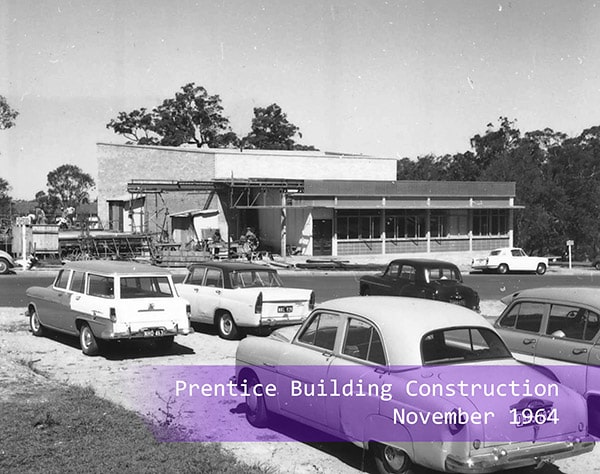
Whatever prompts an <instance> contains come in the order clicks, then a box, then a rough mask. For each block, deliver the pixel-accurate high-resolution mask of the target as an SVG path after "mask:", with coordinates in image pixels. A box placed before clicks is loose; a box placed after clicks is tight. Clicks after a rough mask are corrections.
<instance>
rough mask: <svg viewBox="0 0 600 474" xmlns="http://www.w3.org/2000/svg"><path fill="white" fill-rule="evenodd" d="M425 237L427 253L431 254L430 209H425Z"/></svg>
mask: <svg viewBox="0 0 600 474" xmlns="http://www.w3.org/2000/svg"><path fill="white" fill-rule="evenodd" d="M428 199H429V198H428ZM425 237H426V238H427V253H431V210H430V209H427V214H426V215H425Z"/></svg>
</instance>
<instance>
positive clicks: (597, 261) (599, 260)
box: [592, 256, 600, 270]
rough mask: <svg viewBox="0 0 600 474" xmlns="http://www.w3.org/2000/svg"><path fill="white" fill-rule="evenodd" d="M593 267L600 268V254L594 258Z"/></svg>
mask: <svg viewBox="0 0 600 474" xmlns="http://www.w3.org/2000/svg"><path fill="white" fill-rule="evenodd" d="M592 267H594V268H595V269H596V270H600V256H597V257H594V259H593V260H592Z"/></svg>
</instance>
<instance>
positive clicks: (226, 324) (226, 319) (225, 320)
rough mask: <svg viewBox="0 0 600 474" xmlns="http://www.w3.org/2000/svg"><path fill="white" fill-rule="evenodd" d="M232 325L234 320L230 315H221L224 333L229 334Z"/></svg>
mask: <svg viewBox="0 0 600 474" xmlns="http://www.w3.org/2000/svg"><path fill="white" fill-rule="evenodd" d="M232 327H233V322H232V321H231V317H230V316H228V315H223V316H221V331H222V332H223V334H229V333H230V332H231V328H232Z"/></svg>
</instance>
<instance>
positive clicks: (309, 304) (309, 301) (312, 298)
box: [308, 291, 315, 311]
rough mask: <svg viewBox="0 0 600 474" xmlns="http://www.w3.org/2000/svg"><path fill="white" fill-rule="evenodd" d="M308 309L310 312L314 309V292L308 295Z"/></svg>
mask: <svg viewBox="0 0 600 474" xmlns="http://www.w3.org/2000/svg"><path fill="white" fill-rule="evenodd" d="M308 309H309V311H312V310H313V309H315V292H314V291H313V292H312V293H311V294H310V300H308Z"/></svg>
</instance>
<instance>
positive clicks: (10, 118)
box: [0, 95, 19, 130]
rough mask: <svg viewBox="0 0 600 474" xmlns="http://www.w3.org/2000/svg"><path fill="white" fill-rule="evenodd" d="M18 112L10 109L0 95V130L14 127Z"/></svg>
mask: <svg viewBox="0 0 600 474" xmlns="http://www.w3.org/2000/svg"><path fill="white" fill-rule="evenodd" d="M18 115H19V112H17V111H16V110H14V109H12V108H11V107H10V105H8V102H7V100H6V98H5V97H4V96H1V95H0V130H6V129H7V128H11V127H14V125H15V119H16V118H17V116H18Z"/></svg>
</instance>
